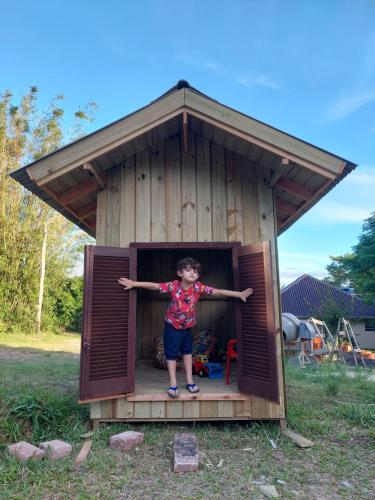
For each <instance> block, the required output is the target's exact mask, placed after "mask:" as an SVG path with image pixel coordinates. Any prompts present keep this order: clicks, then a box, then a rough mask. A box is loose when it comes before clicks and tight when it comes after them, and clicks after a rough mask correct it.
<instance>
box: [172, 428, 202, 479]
mask: <svg viewBox="0 0 375 500" xmlns="http://www.w3.org/2000/svg"><path fill="white" fill-rule="evenodd" d="M173 452H174V465H173V470H174V472H191V471H194V470H197V469H198V444H197V436H196V435H195V434H192V433H181V434H176V435H175V437H174V445H173Z"/></svg>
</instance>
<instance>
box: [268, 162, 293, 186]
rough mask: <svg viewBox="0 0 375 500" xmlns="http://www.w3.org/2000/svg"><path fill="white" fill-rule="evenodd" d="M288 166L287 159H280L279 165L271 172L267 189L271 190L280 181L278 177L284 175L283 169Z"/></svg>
mask: <svg viewBox="0 0 375 500" xmlns="http://www.w3.org/2000/svg"><path fill="white" fill-rule="evenodd" d="M287 165H289V160H288V158H282V159H281V162H280V163H279V165H278V166H277V167H276V168H275V170H274V171H273V174H272V176H271V179H270V180H269V182H268V187H270V188H272V187H273V186H274V185H275V184H276V182H277V181H278V180H279V179H280V177H281V176H282V175H283V173H285V167H286V166H287Z"/></svg>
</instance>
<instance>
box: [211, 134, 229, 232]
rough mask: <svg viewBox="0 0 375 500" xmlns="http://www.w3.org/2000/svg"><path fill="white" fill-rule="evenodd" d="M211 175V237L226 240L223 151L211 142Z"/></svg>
mask: <svg viewBox="0 0 375 500" xmlns="http://www.w3.org/2000/svg"><path fill="white" fill-rule="evenodd" d="M211 176H212V238H213V240H214V241H228V238H227V220H226V183H225V182H226V180H225V151H224V148H223V147H222V146H219V145H218V144H216V143H214V142H212V143H211Z"/></svg>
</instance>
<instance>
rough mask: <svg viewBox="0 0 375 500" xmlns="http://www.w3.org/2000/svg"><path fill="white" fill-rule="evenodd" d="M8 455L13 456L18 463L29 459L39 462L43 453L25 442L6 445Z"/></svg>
mask: <svg viewBox="0 0 375 500" xmlns="http://www.w3.org/2000/svg"><path fill="white" fill-rule="evenodd" d="M8 453H10V454H11V455H13V456H14V457H15V458H16V459H17V460H19V461H20V462H26V461H27V460H29V459H32V460H41V459H42V458H43V457H44V455H45V452H44V450H41V449H40V448H38V447H37V446H34V445H32V444H30V443H26V441H20V442H19V443H15V444H10V445H8Z"/></svg>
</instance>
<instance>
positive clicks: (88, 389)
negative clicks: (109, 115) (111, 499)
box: [11, 81, 355, 424]
mask: <svg viewBox="0 0 375 500" xmlns="http://www.w3.org/2000/svg"><path fill="white" fill-rule="evenodd" d="M353 168H355V165H354V164H353V163H350V162H348V161H346V160H344V159H342V158H340V157H338V156H336V155H333V154H331V153H328V152H326V151H323V150H322V149H320V148H317V147H315V146H312V145H311V144H308V143H306V142H304V141H302V140H300V139H297V138H295V137H293V136H291V135H288V134H286V133H284V132H282V131H280V130H277V129H275V128H273V127H271V126H269V125H266V124H264V123H262V122H260V121H258V120H255V119H254V118H251V117H249V116H246V115H244V114H242V113H240V112H238V111H235V110H233V109H231V108H229V107H227V106H224V105H223V104H220V103H219V102H217V101H215V100H214V99H211V98H210V97H208V96H207V95H205V94H202V93H201V92H199V91H198V90H197V89H195V88H193V87H191V86H190V85H189V84H188V83H187V82H186V81H179V82H178V84H177V85H176V86H175V87H173V88H171V89H170V90H169V91H168V92H166V93H165V94H163V95H162V96H161V97H159V98H158V99H156V100H155V101H152V102H151V103H150V104H149V105H147V106H145V107H144V108H141V109H139V110H138V111H136V112H134V113H132V114H130V115H128V116H126V117H125V118H122V119H120V120H118V121H116V122H114V123H112V124H110V125H108V126H107V127H104V128H102V129H100V130H98V131H97V132H94V133H92V134H90V135H87V136H86V137H83V138H82V139H79V140H78V141H75V142H73V143H71V144H69V145H67V146H65V147H63V148H61V149H59V150H57V151H55V152H53V153H51V154H49V155H47V156H45V157H43V158H41V159H39V160H37V161H35V162H34V163H32V164H30V165H28V166H26V167H23V168H22V169H19V170H17V171H15V172H13V173H12V174H11V175H12V177H13V178H15V179H16V180H18V181H19V182H20V183H22V184H23V185H24V186H25V187H26V188H27V189H29V190H31V191H32V192H34V193H35V194H36V195H38V196H39V197H41V198H42V199H43V200H45V201H46V202H47V203H49V204H50V205H51V206H53V207H54V208H55V209H56V210H58V211H59V212H61V213H62V214H63V215H65V216H66V217H67V218H68V219H70V220H71V221H73V222H74V223H75V224H76V225H78V226H79V227H81V228H82V229H84V230H85V231H86V232H87V233H89V234H90V235H92V236H93V237H95V238H96V246H94V245H93V246H88V247H86V249H85V264H84V274H85V285H84V286H85V293H84V313H83V330H82V349H81V373H80V401H81V402H89V403H90V407H91V418H92V419H93V420H94V423H95V424H98V423H99V422H101V421H119V420H120V421H147V420H154V421H157V420H162V421H168V420H251V419H276V420H280V421H283V420H284V419H285V418H286V399H285V388H284V375H283V363H282V336H281V335H280V297H279V273H278V256H277V235H278V234H280V233H281V232H282V231H284V230H285V229H287V228H288V227H289V226H290V225H291V224H292V223H293V222H294V221H296V220H297V219H298V218H299V217H300V216H301V215H302V214H303V213H304V212H306V211H307V210H308V209H309V208H310V207H311V206H312V205H314V204H315V203H316V202H317V200H319V199H320V198H321V197H322V196H323V195H324V194H326V193H327V192H328V191H329V190H330V189H331V188H332V187H333V186H334V185H335V184H336V183H337V182H338V181H340V180H341V179H342V178H343V177H345V176H346V175H347V174H348V173H349V172H350V171H351V170H352V169H353ZM183 256H193V257H195V258H197V259H198V260H199V261H200V262H201V263H202V267H203V274H202V278H201V279H202V281H203V282H205V283H207V284H210V285H212V286H215V287H218V288H227V289H228V288H240V289H243V288H246V287H252V288H253V289H254V294H253V296H252V297H250V299H249V300H248V301H247V302H246V304H244V303H241V304H240V303H239V302H236V301H233V300H229V299H218V298H206V299H204V298H203V299H201V301H200V302H199V308H198V324H199V329H203V330H204V329H211V330H212V331H213V332H214V333H215V334H216V335H217V336H218V339H219V341H218V343H219V347H221V348H222V349H225V347H226V345H227V342H228V340H229V339H237V341H238V363H237V364H233V365H232V366H233V371H232V372H231V380H230V384H229V385H225V379H218V380H210V379H200V380H199V383H200V386H201V392H200V393H198V394H189V393H188V392H187V391H183V390H182V391H181V393H180V394H181V395H180V397H179V398H178V399H177V400H170V399H168V396H167V394H166V386H167V383H168V376H167V372H166V371H163V370H160V369H157V368H154V367H153V366H152V362H151V357H152V348H153V341H154V338H155V337H157V336H159V335H161V333H162V331H163V317H164V312H165V309H166V305H167V303H166V300H168V299H167V298H166V297H165V296H163V295H160V294H158V293H155V292H149V291H146V290H142V291H141V290H138V291H137V292H136V291H134V290H132V291H131V292H130V293H128V292H126V293H124V290H123V288H122V287H120V286H119V285H118V284H117V279H118V278H119V277H121V276H127V277H131V278H133V279H138V280H143V281H156V282H159V281H168V280H171V279H174V277H175V267H176V262H177V261H178V260H179V258H181V257H183Z"/></svg>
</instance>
